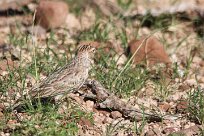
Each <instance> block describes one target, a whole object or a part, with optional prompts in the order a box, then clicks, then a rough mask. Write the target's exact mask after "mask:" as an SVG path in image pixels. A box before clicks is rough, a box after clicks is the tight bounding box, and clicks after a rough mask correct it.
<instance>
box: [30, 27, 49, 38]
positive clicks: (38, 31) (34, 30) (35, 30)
mask: <svg viewBox="0 0 204 136" xmlns="http://www.w3.org/2000/svg"><path fill="white" fill-rule="evenodd" d="M27 31H28V32H29V33H30V34H32V35H35V36H38V37H45V36H46V30H45V29H44V28H43V27H42V26H39V25H37V26H30V27H28V28H27Z"/></svg>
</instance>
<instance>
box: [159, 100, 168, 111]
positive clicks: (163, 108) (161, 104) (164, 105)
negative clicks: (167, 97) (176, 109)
mask: <svg viewBox="0 0 204 136" xmlns="http://www.w3.org/2000/svg"><path fill="white" fill-rule="evenodd" d="M159 108H160V109H161V110H162V111H164V112H167V111H168V110H169V108H170V105H169V104H168V103H166V102H162V103H160V104H159Z"/></svg>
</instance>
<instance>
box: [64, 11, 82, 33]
mask: <svg viewBox="0 0 204 136" xmlns="http://www.w3.org/2000/svg"><path fill="white" fill-rule="evenodd" d="M65 23H66V26H67V29H69V30H72V31H73V30H75V31H78V30H81V24H80V22H79V19H77V17H76V16H75V15H74V14H71V13H69V14H68V15H67V17H66V20H65Z"/></svg>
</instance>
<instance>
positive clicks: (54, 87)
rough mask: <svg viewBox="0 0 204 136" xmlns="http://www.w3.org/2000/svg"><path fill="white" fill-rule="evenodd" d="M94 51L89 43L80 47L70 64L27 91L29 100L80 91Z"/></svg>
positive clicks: (86, 76) (91, 62)
mask: <svg viewBox="0 0 204 136" xmlns="http://www.w3.org/2000/svg"><path fill="white" fill-rule="evenodd" d="M95 51H96V48H95V46H93V45H92V43H91V42H86V43H85V44H82V45H80V46H79V48H78V51H77V55H76V57H75V58H74V59H73V60H71V61H70V63H68V64H66V65H64V66H63V67H61V68H59V69H57V70H55V71H54V72H53V73H52V74H50V75H49V76H48V77H47V78H45V79H44V80H42V81H41V82H40V83H39V85H36V86H35V87H33V88H32V89H31V90H30V91H28V96H29V99H30V100H33V99H35V98H52V97H57V96H63V95H65V94H68V93H70V92H73V91H76V90H78V89H80V87H81V86H82V85H83V84H84V82H85V81H86V80H87V78H88V76H89V71H90V70H91V68H92V66H93V62H94V54H95ZM26 98H27V97H26ZM17 105H19V104H17ZM17 105H15V106H14V107H16V106H17Z"/></svg>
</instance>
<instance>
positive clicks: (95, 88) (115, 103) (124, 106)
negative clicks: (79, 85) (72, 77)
mask: <svg viewBox="0 0 204 136" xmlns="http://www.w3.org/2000/svg"><path fill="white" fill-rule="evenodd" d="M85 85H86V86H87V87H89V88H91V92H89V93H88V94H87V93H86V94H83V95H84V97H85V98H91V99H94V100H95V101H96V103H97V104H96V105H97V108H102V109H111V110H117V111H119V112H121V113H122V114H123V116H124V117H126V118H130V119H131V120H136V121H140V120H142V119H144V118H145V119H147V120H149V121H161V120H162V119H174V118H172V117H170V116H169V117H165V118H163V117H161V116H159V115H154V114H149V113H144V112H143V111H140V110H138V109H136V108H135V107H133V106H131V105H129V104H128V103H126V102H124V101H122V100H121V99H120V98H118V97H117V96H115V95H114V94H112V93H110V91H108V90H107V89H105V88H104V87H103V86H102V85H101V84H100V82H98V81H96V80H92V81H91V80H89V81H87V82H86V84H85Z"/></svg>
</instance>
